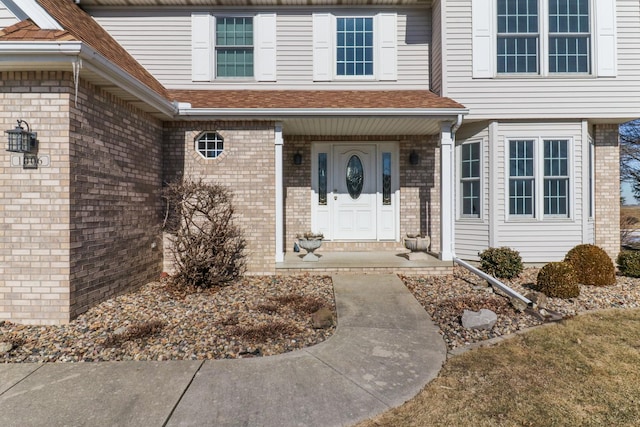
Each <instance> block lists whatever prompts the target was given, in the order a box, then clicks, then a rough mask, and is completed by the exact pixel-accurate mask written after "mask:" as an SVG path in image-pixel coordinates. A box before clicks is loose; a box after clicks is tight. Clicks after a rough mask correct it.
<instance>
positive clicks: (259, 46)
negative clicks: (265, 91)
mask: <svg viewBox="0 0 640 427" xmlns="http://www.w3.org/2000/svg"><path fill="white" fill-rule="evenodd" d="M254 20H255V23H254V27H255V30H256V31H255V34H254V45H255V57H256V58H255V60H256V64H255V66H256V69H255V77H256V80H257V81H259V82H275V81H276V14H275V13H261V14H259V15H256V17H255V18H254Z"/></svg>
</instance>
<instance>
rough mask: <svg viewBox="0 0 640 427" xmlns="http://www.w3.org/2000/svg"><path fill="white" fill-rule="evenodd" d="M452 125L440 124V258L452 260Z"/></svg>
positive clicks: (453, 202)
mask: <svg viewBox="0 0 640 427" xmlns="http://www.w3.org/2000/svg"><path fill="white" fill-rule="evenodd" d="M451 128H452V125H451V123H448V122H443V123H441V125H440V259H441V260H442V261H452V260H453V258H454V247H453V246H454V242H455V237H454V233H455V212H454V206H455V190H454V188H455V187H454V182H453V180H454V179H455V173H454V171H455V164H454V162H455V151H454V141H453V133H452V131H451Z"/></svg>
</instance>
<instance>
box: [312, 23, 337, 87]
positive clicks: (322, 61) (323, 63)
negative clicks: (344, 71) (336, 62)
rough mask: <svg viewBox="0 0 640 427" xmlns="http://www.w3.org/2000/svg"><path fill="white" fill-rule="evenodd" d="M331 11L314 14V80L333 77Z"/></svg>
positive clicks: (319, 80) (320, 80)
mask: <svg viewBox="0 0 640 427" xmlns="http://www.w3.org/2000/svg"><path fill="white" fill-rule="evenodd" d="M333 31H334V30H333V25H332V19H331V14H330V13H314V14H313V80H314V81H316V82H327V81H330V80H331V78H332V77H333V55H331V52H332V50H331V49H332V45H333V43H332V34H333Z"/></svg>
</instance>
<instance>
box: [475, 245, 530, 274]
mask: <svg viewBox="0 0 640 427" xmlns="http://www.w3.org/2000/svg"><path fill="white" fill-rule="evenodd" d="M478 256H480V269H481V270H482V271H484V272H485V273H487V274H490V275H491V276H494V277H497V278H499V279H513V278H514V277H518V276H519V275H520V273H522V270H523V269H524V266H523V265H522V258H521V257H520V252H518V251H514V250H513V249H511V248H507V247H501V248H489V249H485V250H484V251H482V252H480V253H479V254H478Z"/></svg>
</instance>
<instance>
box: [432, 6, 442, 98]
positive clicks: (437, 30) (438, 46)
mask: <svg viewBox="0 0 640 427" xmlns="http://www.w3.org/2000/svg"><path fill="white" fill-rule="evenodd" d="M441 11H442V9H441V7H440V1H439V0H436V1H434V2H433V11H432V12H431V13H432V15H433V17H432V19H431V22H432V23H433V36H432V38H431V39H432V43H431V70H430V71H431V75H430V76H431V77H430V80H431V90H432V91H433V92H434V93H436V94H438V95H440V94H441V93H442V34H441V30H442V17H441V16H440V14H441Z"/></svg>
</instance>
